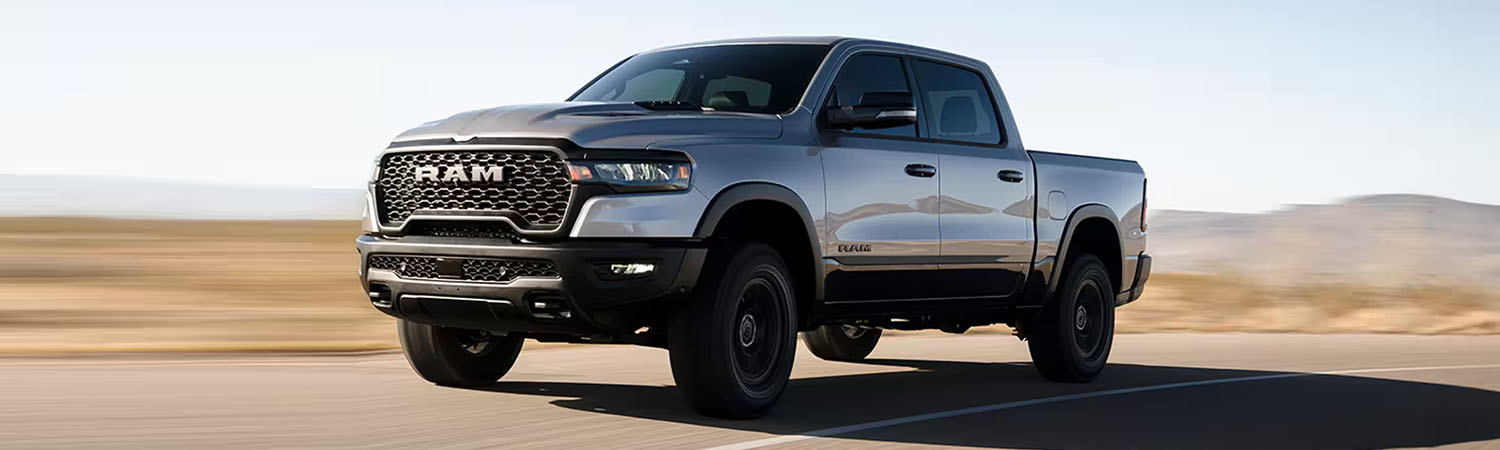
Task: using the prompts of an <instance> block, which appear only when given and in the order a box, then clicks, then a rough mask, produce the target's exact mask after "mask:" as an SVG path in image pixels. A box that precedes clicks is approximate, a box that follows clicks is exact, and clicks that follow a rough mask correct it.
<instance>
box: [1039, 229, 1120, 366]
mask: <svg viewBox="0 0 1500 450" xmlns="http://www.w3.org/2000/svg"><path fill="white" fill-rule="evenodd" d="M1106 270H1107V269H1105V267H1104V262H1102V261H1100V260H1099V258H1098V257H1096V256H1094V255H1083V256H1080V257H1079V259H1077V260H1075V261H1072V263H1071V264H1069V265H1068V269H1067V271H1066V275H1065V276H1064V278H1063V279H1062V286H1059V287H1058V291H1057V298H1054V299H1052V301H1051V302H1049V303H1048V304H1047V306H1045V307H1043V308H1042V312H1041V314H1040V315H1039V316H1038V317H1037V318H1036V319H1035V320H1034V321H1032V322H1030V323H1029V325H1030V326H1028V327H1027V330H1026V333H1027V340H1028V345H1029V346H1030V348H1031V361H1032V363H1033V364H1035V365H1036V370H1037V371H1038V372H1041V374H1042V376H1043V377H1046V378H1047V379H1049V380H1053V381H1065V382H1073V383H1082V382H1088V381H1093V379H1094V378H1096V377H1098V376H1099V372H1102V371H1103V370H1104V362H1105V360H1107V359H1109V348H1110V345H1111V344H1112V343H1113V342H1114V333H1115V301H1114V299H1115V296H1114V292H1115V290H1114V286H1113V285H1111V284H1110V282H1109V273H1108V272H1107V271H1106Z"/></svg>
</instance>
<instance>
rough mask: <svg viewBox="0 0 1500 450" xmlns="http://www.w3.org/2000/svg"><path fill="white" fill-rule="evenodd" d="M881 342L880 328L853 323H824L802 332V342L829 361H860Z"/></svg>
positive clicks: (818, 355) (814, 353)
mask: <svg viewBox="0 0 1500 450" xmlns="http://www.w3.org/2000/svg"><path fill="white" fill-rule="evenodd" d="M879 342H880V329H879V328H862V327H856V326H853V325H823V326H820V327H818V328H817V329H816V330H812V331H808V332H805V333H802V343H804V344H807V349H808V350H811V351H812V354H813V355H817V357H819V358H823V359H826V360H829V361H859V360H862V359H865V357H866V356H870V352H872V351H875V344H876V343H879Z"/></svg>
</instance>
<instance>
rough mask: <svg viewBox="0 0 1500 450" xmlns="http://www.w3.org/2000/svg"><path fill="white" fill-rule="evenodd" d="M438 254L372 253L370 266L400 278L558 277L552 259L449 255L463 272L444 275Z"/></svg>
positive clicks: (506, 279) (492, 280)
mask: <svg viewBox="0 0 1500 450" xmlns="http://www.w3.org/2000/svg"><path fill="white" fill-rule="evenodd" d="M438 258H439V257H436V256H404V255H371V256H370V268H371V269H380V270H389V271H393V272H396V276H399V277H401V278H415V279H423V280H461V281H481V282H490V283H506V282H510V281H511V280H514V279H516V278H521V277H540V278H557V266H554V265H553V264H552V262H550V261H541V260H531V259H492V258H447V257H444V258H442V259H445V260H448V261H458V262H459V264H461V266H462V268H463V269H462V274H461V275H460V274H451V275H449V276H443V274H439V273H438V267H437V266H438Z"/></svg>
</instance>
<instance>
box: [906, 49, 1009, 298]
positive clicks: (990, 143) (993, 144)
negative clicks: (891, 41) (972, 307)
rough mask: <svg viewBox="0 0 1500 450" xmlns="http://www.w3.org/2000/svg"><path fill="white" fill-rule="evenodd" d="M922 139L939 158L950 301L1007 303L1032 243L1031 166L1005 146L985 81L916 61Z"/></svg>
mask: <svg viewBox="0 0 1500 450" xmlns="http://www.w3.org/2000/svg"><path fill="white" fill-rule="evenodd" d="M910 61H911V68H912V73H913V74H914V75H915V76H916V83H917V90H918V94H919V97H918V98H919V100H918V101H919V102H920V103H921V104H920V106H919V107H918V110H919V111H921V113H922V114H921V117H922V119H923V121H924V123H925V125H926V126H925V127H924V129H923V130H924V132H923V138H924V140H926V141H928V142H930V143H931V144H930V145H931V147H930V149H931V151H932V152H934V153H936V154H937V156H938V159H939V163H940V164H939V166H940V169H941V170H942V173H943V176H942V178H941V180H940V187H939V194H940V195H939V201H938V210H939V221H940V229H941V232H940V234H941V236H942V242H941V244H940V252H939V253H940V255H941V268H942V269H943V272H944V274H945V279H946V280H947V281H948V282H950V283H952V284H954V285H955V286H956V287H955V288H954V289H953V291H952V294H954V295H958V296H969V297H1004V296H1009V295H1012V294H1014V293H1016V292H1018V291H1019V288H1020V285H1021V282H1022V281H1023V280H1024V277H1023V275H1024V273H1025V270H1026V269H1027V267H1029V263H1030V260H1031V252H1032V239H1033V235H1034V227H1033V226H1032V220H1033V207H1032V202H1031V200H1032V196H1033V188H1032V175H1033V174H1032V166H1031V160H1030V159H1029V157H1028V156H1027V155H1026V152H1025V150H1022V149H1021V148H1020V147H1019V146H1007V145H1006V144H1007V139H1006V136H1005V127H1004V126H1003V123H1002V122H1001V121H1000V120H999V119H1000V117H999V112H998V108H996V107H995V104H996V101H995V97H994V96H993V93H992V92H991V90H990V88H989V87H988V84H989V83H988V82H987V81H986V80H987V78H986V77H985V76H983V75H981V74H980V72H978V71H976V70H974V69H972V68H967V67H962V66H958V65H952V64H947V63H943V62H937V61H932V60H927V59H922V58H912V59H911V60H910Z"/></svg>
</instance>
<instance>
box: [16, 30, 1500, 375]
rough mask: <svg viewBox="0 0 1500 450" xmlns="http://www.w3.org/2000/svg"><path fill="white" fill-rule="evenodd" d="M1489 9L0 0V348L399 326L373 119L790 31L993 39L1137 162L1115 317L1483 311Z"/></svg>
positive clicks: (1027, 80) (454, 105) (281, 336)
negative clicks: (1132, 276) (385, 296)
mask: <svg viewBox="0 0 1500 450" xmlns="http://www.w3.org/2000/svg"><path fill="white" fill-rule="evenodd" d="M928 3H930V4H928ZM1496 23H1500V4H1497V3H1495V2H1484V1H1473V2H1465V1H1435V2H1397V1H1391V2H1365V1H1360V2H1318V3H1317V4H1308V3H1306V2H1297V1H1285V2H1278V1H1272V2H1219V3H1218V4H1214V5H1206V4H1203V2H1131V3H1129V4H1119V3H1115V2H1045V3H1020V2H990V1H976V2H927V3H924V8H920V9H916V8H910V7H907V6H905V5H903V4H901V3H896V2H870V1H865V2H854V3H840V2H776V1H765V2H755V3H754V4H753V5H752V4H742V3H732V4H731V3H723V4H717V5H710V4H704V3H703V2H650V3H646V2H422V3H421V4H420V5H419V4H410V3H402V2H367V1H359V2H354V1H349V2H339V1H327V2H289V1H260V2H243V3H219V2H187V1H183V2H161V1H147V2H74V1H59V2H5V3H3V4H0V59H3V61H4V62H5V64H4V67H5V69H4V70H0V99H3V101H0V124H4V128H3V129H4V130H6V131H8V133H6V134H7V137H6V138H7V140H8V142H7V145H5V146H4V148H3V149H0V354H78V353H108V352H164V351H165V352H175V351H190V352H203V351H207V352H243V351H256V352H297V351H309V352H311V351H319V352H321V351H364V350H382V349H391V348H395V345H396V342H395V338H394V336H395V333H394V332H393V331H394V324H393V320H392V319H390V318H388V317H386V316H384V315H381V314H379V313H378V312H376V311H375V310H374V309H372V308H370V306H369V304H368V302H367V300H366V299H365V298H364V296H363V295H362V292H361V290H360V289H359V286H358V283H357V275H356V270H357V261H356V257H357V255H356V254H355V251H354V247H353V240H354V237H355V235H356V234H357V233H358V230H359V227H358V223H357V219H358V217H359V214H360V201H361V197H362V195H363V194H362V191H361V189H362V187H363V186H364V183H365V181H366V178H367V177H368V175H369V170H370V164H371V161H372V159H373V158H374V157H375V155H376V153H377V152H378V151H379V150H380V149H381V148H383V147H384V146H385V145H386V143H387V142H388V141H389V139H390V138H391V137H392V136H394V135H395V134H396V133H398V132H400V131H402V130H404V129H407V128H410V127H413V126H416V125H417V124H420V123H422V122H426V121H430V120H434V119H439V118H443V117H446V116H448V115H451V114H453V113H457V112H460V111H467V110H472V109H478V108H484V107H491V106H497V105H505V104H517V103H533V102H547V101H559V100H562V99H564V98H566V97H567V96H568V95H569V94H571V93H572V92H573V91H574V90H576V89H577V88H579V87H581V86H582V85H583V84H584V83H585V82H587V81H588V80H589V79H591V78H593V77H594V76H595V75H596V74H598V73H599V72H601V71H603V70H604V69H606V68H608V67H609V66H610V65H612V64H614V63H615V62H617V61H619V60H620V59H623V58H625V57H627V56H629V55H631V54H633V53H635V52H639V51H643V50H648V49H651V48H655V47H660V46H665V45H670V44H677V43H683V42H692V41H701V40H710V39H720V38H731V37H745V36H767V35H808V34H817V35H824V34H831V35H847V36H857V37H867V38H875V39H887V40H893V41H900V42H907V43H912V44H916V45H923V46H929V47H933V48H938V49H944V50H948V51H952V52H956V53H960V54H964V55H968V56H972V57H975V58H978V59H981V60H984V61H986V62H988V63H989V64H990V65H991V67H992V68H993V69H994V71H995V73H996V75H997V76H998V77H999V80H1000V83H1001V85H1002V86H1003V88H1004V89H1005V94H1006V96H1007V97H1008V99H1009V100H1010V103H1011V107H1012V110H1013V112H1014V114H1015V115H1016V118H1017V121H1018V122H1019V124H1020V126H1021V128H1022V136H1021V137H1022V139H1023V140H1024V142H1025V144H1026V146H1027V147H1028V148H1033V149H1044V150H1050V151H1058V152H1067V153H1081V154H1089V155H1100V156H1111V157H1120V158H1128V159H1135V160H1138V161H1140V163H1141V164H1142V165H1143V166H1144V167H1145V168H1146V171H1147V174H1148V176H1149V178H1150V183H1151V184H1150V186H1151V190H1150V201H1151V206H1152V210H1151V216H1150V218H1149V223H1150V226H1151V228H1150V230H1151V231H1150V233H1151V238H1150V239H1151V241H1150V249H1151V252H1152V253H1153V254H1154V256H1155V260H1156V267H1155V270H1156V274H1155V275H1153V277H1152V280H1151V283H1150V285H1149V288H1148V289H1147V291H1146V296H1145V298H1144V299H1143V300H1141V301H1139V302H1137V303H1134V304H1132V305H1130V307H1127V308H1122V309H1121V310H1120V312H1119V321H1120V324H1119V331H1121V332H1124V333H1140V332H1163V331H1166V332H1175V331H1213V332H1219V331H1258V332H1305V333H1349V332H1358V333H1410V334H1489V335H1493V334H1500V286H1497V281H1496V280H1500V229H1497V228H1496V227H1495V224H1497V223H1500V206H1496V204H1500V183H1497V181H1496V178H1495V175H1494V173H1493V172H1494V170H1495V169H1494V168H1495V167H1497V166H1500V156H1497V155H1500V151H1497V150H1500V148H1497V146H1496V144H1495V143H1496V142H1500V127H1496V126H1495V124H1496V123H1500V112H1497V109H1496V108H1494V105H1496V104H1500V88H1497V87H1496V84H1495V83H1494V82H1493V80H1496V79H1500V56H1497V55H1500V27H1495V24H1496ZM982 331H992V332H1002V333H1004V332H1008V330H1005V329H1004V327H992V328H991V329H988V330H982Z"/></svg>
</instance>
